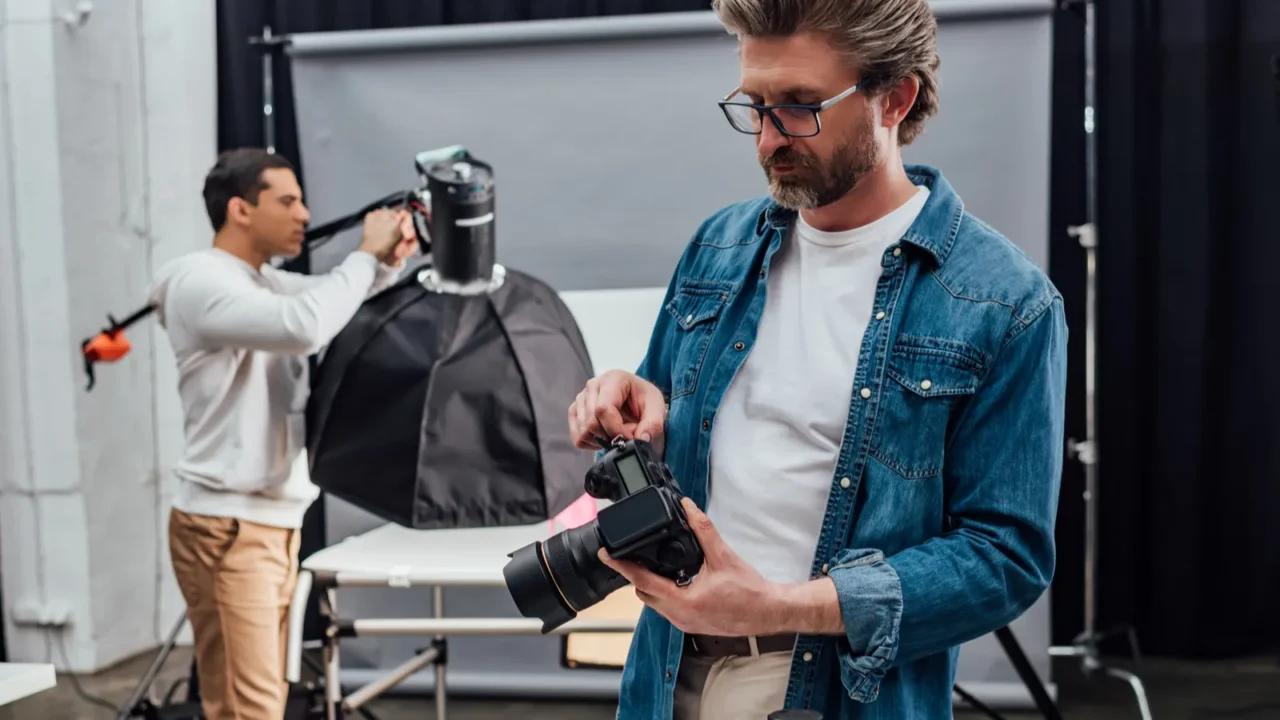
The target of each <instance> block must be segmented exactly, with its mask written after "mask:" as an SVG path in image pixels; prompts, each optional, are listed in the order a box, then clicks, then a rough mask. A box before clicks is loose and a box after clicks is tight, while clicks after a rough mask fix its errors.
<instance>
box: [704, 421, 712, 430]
mask: <svg viewBox="0 0 1280 720" xmlns="http://www.w3.org/2000/svg"><path fill="white" fill-rule="evenodd" d="M702 429H703V430H710V429H711V421H710V420H703V421H702Z"/></svg>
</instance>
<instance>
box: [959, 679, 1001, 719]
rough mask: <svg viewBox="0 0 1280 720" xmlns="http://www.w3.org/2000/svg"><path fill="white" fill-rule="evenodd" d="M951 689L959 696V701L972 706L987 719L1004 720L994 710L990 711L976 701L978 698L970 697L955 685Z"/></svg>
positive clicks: (983, 704) (980, 702)
mask: <svg viewBox="0 0 1280 720" xmlns="http://www.w3.org/2000/svg"><path fill="white" fill-rule="evenodd" d="M951 689H952V690H953V691H954V692H955V694H957V695H959V696H960V699H961V700H964V701H965V702H967V703H969V704H970V705H972V706H973V708H974V709H975V710H977V711H978V712H980V713H983V714H985V715H986V716H987V717H989V718H991V720H1004V716H1002V715H1001V714H1000V713H998V712H996V711H995V710H992V709H991V708H989V707H987V705H986V704H985V703H983V702H982V701H980V700H978V698H976V697H974V696H972V695H970V694H969V693H968V692H965V690H964V688H962V687H960V686H959V685H956V686H955V687H953V688H951Z"/></svg>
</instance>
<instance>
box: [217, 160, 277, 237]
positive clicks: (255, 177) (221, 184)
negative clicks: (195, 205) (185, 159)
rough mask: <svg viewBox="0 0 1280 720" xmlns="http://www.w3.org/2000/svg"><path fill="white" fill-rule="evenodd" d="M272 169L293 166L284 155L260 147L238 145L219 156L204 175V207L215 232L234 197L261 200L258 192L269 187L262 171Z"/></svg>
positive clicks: (220, 227) (224, 219)
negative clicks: (239, 146) (240, 146)
mask: <svg viewBox="0 0 1280 720" xmlns="http://www.w3.org/2000/svg"><path fill="white" fill-rule="evenodd" d="M272 168H281V169H285V170H293V165H292V164H291V163H290V162H289V160H288V159H287V158H285V157H284V156H283V155H276V154H275V153H270V152H267V151H266V150H263V149H261V148H237V149H235V150H227V151H226V152H223V153H222V154H221V155H219V156H218V161H217V162H216V163H214V164H213V167H212V168H211V169H210V170H209V174H208V175H205V177H204V207H205V210H206V211H208V213H209V222H210V223H213V229H214V232H217V231H218V230H221V229H222V226H223V225H224V224H225V223H226V222H227V203H229V202H231V198H241V199H243V200H244V201H245V202H248V203H249V204H250V205H256V204H257V203H258V194H259V193H261V192H262V191H263V190H265V189H266V188H267V183H266V181H265V180H263V178H262V173H263V171H265V170H268V169H272Z"/></svg>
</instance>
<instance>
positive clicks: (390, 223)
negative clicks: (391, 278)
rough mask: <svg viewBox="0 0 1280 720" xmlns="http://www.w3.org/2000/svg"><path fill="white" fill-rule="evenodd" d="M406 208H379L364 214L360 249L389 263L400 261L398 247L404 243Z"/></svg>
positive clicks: (380, 260)
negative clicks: (396, 256) (397, 256)
mask: <svg viewBox="0 0 1280 720" xmlns="http://www.w3.org/2000/svg"><path fill="white" fill-rule="evenodd" d="M407 214H408V213H407V212H405V211H404V210H395V211H393V210H389V209H387V208H379V209H377V210H374V211H372V212H370V213H369V214H367V215H365V216H364V239H363V240H361V242H360V248H359V249H360V250H361V251H363V252H367V253H369V254H370V255H372V256H374V257H376V258H378V261H379V262H382V263H385V264H387V265H390V264H393V263H395V262H398V261H397V260H396V259H394V258H395V255H396V251H397V248H398V247H399V246H400V245H403V244H404V240H405V238H404V235H403V234H402V233H403V225H404V216H405V215H407Z"/></svg>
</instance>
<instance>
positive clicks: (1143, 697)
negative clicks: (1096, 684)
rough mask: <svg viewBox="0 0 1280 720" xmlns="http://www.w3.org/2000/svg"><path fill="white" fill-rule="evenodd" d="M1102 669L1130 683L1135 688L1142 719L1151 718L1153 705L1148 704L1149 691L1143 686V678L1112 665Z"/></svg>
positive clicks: (1134, 693) (1134, 691)
mask: <svg viewBox="0 0 1280 720" xmlns="http://www.w3.org/2000/svg"><path fill="white" fill-rule="evenodd" d="M1101 670H1102V672H1104V673H1106V674H1107V675H1110V676H1111V677H1113V678H1116V679H1117V680H1122V681H1124V682H1127V683H1129V687H1130V688H1131V689H1132V690H1133V696H1134V697H1135V698H1136V699H1137V701H1138V712H1139V713H1141V714H1142V720H1151V706H1150V705H1148V704H1147V691H1146V689H1145V688H1143V686H1142V680H1141V679H1139V678H1138V676H1137V675H1134V674H1133V673H1131V672H1129V671H1127V670H1119V669H1117V668H1110V667H1104V668H1101Z"/></svg>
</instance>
